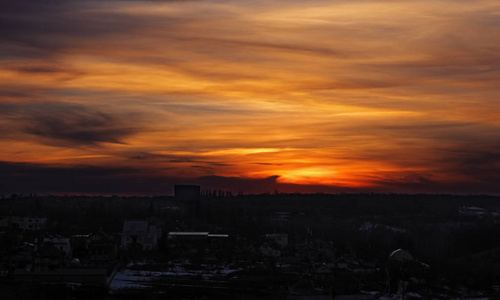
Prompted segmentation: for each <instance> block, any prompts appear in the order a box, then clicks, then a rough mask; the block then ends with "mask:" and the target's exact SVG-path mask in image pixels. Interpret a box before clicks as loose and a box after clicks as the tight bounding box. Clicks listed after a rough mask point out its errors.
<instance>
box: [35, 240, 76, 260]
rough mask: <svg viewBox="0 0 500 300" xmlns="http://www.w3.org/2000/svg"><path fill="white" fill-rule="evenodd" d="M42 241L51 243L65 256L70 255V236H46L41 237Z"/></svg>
mask: <svg viewBox="0 0 500 300" xmlns="http://www.w3.org/2000/svg"><path fill="white" fill-rule="evenodd" d="M43 243H52V244H53V245H54V247H56V249H57V250H59V251H62V252H64V254H65V255H66V257H71V243H70V238H67V237H60V236H48V237H44V238H43ZM35 244H36V243H35Z"/></svg>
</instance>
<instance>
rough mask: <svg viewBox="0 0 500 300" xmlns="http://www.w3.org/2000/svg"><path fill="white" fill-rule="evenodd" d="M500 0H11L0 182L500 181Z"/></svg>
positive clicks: (482, 189)
mask: <svg viewBox="0 0 500 300" xmlns="http://www.w3.org/2000/svg"><path fill="white" fill-rule="evenodd" d="M499 41H500V2H499V1H498V0H467V1H465V0H453V1H452V0H438V1H436V0H432V1H431V0H422V1H410V0H379V1H375V0H349V1H347V0H329V1H324V0H311V1H295V0H290V1H284V0H282V1H277V0H265V1H264V0H262V1H259V0H257V1H242V0H232V1H229V0H217V1H215V0H200V1H188V0H185V1H167V0H163V1H162V0H155V1H153V0H152V1H90V0H88V1H81V0H78V1H77V0H64V1H62V0H47V1H39V0H23V1H3V0H2V1H0V193H2V194H6V195H8V194H9V193H41V194H146V195H147V194H171V193H172V192H173V185H174V184H198V185H201V186H202V189H223V190H231V191H233V192H239V191H242V192H243V193H262V192H275V191H279V192H288V193H291V192H300V193H316V192H321V193H339V192H348V193H358V192H363V193H364V192H375V193H457V194H496V195H498V194H500V130H499V129H500V128H499V127H500V43H499Z"/></svg>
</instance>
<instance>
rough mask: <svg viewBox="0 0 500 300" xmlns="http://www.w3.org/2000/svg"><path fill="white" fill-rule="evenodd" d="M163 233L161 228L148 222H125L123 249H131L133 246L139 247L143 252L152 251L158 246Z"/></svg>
mask: <svg viewBox="0 0 500 300" xmlns="http://www.w3.org/2000/svg"><path fill="white" fill-rule="evenodd" d="M161 233H162V231H161V228H160V227H158V226H156V225H152V224H149V222H148V221H125V222H123V232H122V240H121V247H122V248H129V247H130V246H132V245H137V246H138V247H141V248H142V249H143V250H152V249H154V248H156V246H157V245H158V239H159V238H161Z"/></svg>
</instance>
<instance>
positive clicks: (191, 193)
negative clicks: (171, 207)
mask: <svg viewBox="0 0 500 300" xmlns="http://www.w3.org/2000/svg"><path fill="white" fill-rule="evenodd" d="M174 195H175V199H177V200H183V201H192V200H198V199H199V198H200V195H201V187H200V186H199V185H175V186H174Z"/></svg>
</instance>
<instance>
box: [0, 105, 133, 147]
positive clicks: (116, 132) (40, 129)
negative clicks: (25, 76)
mask: <svg viewBox="0 0 500 300" xmlns="http://www.w3.org/2000/svg"><path fill="white" fill-rule="evenodd" d="M0 109H2V111H4V113H5V114H4V118H6V119H7V120H8V121H9V123H8V124H10V125H9V126H10V127H11V129H13V131H14V132H12V131H11V132H9V133H8V134H9V135H10V137H13V136H15V135H16V134H19V133H24V134H29V135H33V136H35V137H37V139H38V140H39V142H41V143H43V144H48V145H58V146H82V145H97V144H98V143H101V142H108V143H122V139H123V138H125V137H127V136H129V135H131V134H134V133H136V132H137V131H138V129H137V128H136V127H134V126H133V125H131V123H130V122H131V121H133V120H134V118H132V117H131V116H129V115H116V114H110V113H106V112H103V111H100V110H98V109H94V108H90V107H85V106H81V105H76V104H63V103H24V104H1V105H0ZM136 119H137V118H136ZM6 134H7V133H6ZM17 138H23V137H22V136H17Z"/></svg>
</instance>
